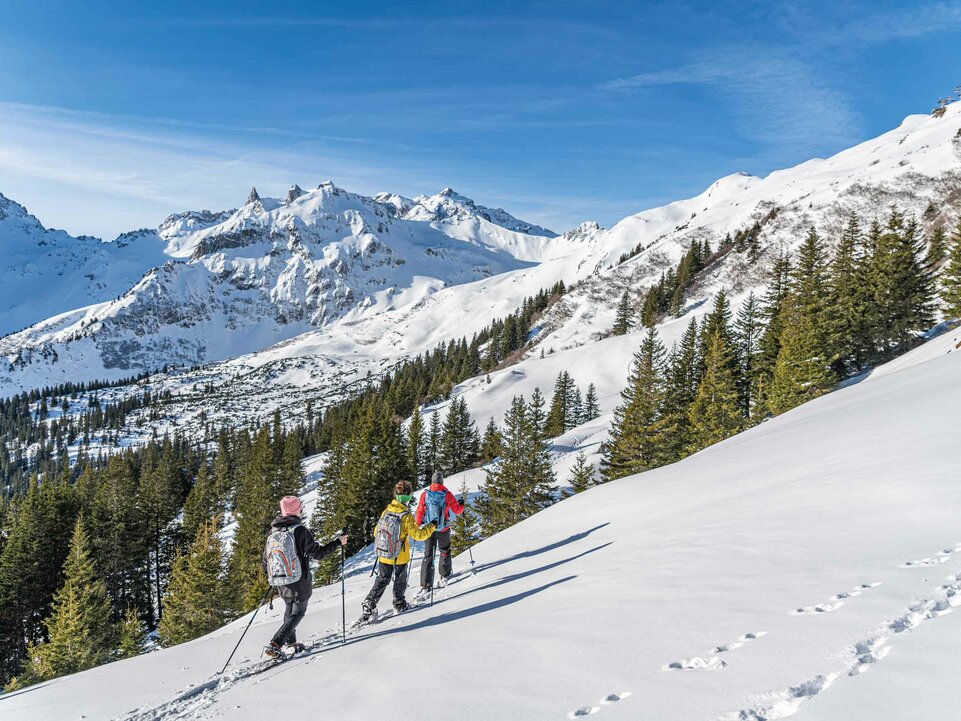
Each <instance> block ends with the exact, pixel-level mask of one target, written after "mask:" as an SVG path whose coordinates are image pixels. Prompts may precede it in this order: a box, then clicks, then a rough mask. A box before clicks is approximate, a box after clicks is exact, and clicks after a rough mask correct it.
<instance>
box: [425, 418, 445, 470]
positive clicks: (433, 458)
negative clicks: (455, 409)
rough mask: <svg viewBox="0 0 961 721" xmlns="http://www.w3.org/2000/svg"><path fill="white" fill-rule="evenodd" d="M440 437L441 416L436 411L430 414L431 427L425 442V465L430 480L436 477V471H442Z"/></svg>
mask: <svg viewBox="0 0 961 721" xmlns="http://www.w3.org/2000/svg"><path fill="white" fill-rule="evenodd" d="M440 437H441V431H440V414H439V413H437V411H434V412H433V413H431V414H430V425H429V426H428V429H427V436H426V438H425V440H424V445H425V452H424V465H425V467H426V476H427V477H428V478H430V476H432V475H434V471H439V470H440Z"/></svg>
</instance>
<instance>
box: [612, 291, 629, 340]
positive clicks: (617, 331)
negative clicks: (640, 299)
mask: <svg viewBox="0 0 961 721" xmlns="http://www.w3.org/2000/svg"><path fill="white" fill-rule="evenodd" d="M631 315H632V314H631V298H630V295H629V294H628V292H627V291H626V290H625V291H624V294H623V295H622V296H621V300H620V302H619V303H618V304H617V312H616V314H615V316H614V327H613V328H611V335H624V334H626V333H627V332H628V331H629V330H630V329H631V325H632V322H631Z"/></svg>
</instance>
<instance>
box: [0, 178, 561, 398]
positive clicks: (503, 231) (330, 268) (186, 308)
mask: <svg viewBox="0 0 961 721" xmlns="http://www.w3.org/2000/svg"><path fill="white" fill-rule="evenodd" d="M445 193H447V194H441V195H439V196H435V198H423V199H420V200H418V201H411V205H410V206H404V207H403V210H404V212H403V213H401V212H400V210H399V209H398V208H397V207H396V206H395V205H394V204H392V203H391V202H386V201H384V202H382V201H380V200H376V199H372V198H367V197H364V196H361V195H357V194H354V193H349V192H347V191H345V190H342V189H340V188H337V187H336V186H334V185H333V184H332V183H329V182H328V183H323V184H321V185H320V186H318V187H317V188H316V189H315V190H312V191H309V192H308V191H303V190H302V189H300V188H299V187H297V186H294V187H292V188H291V189H290V192H289V193H288V196H287V198H286V200H283V201H281V200H276V199H271V198H261V197H260V196H259V195H258V194H257V192H256V190H253V191H251V194H250V197H249V198H248V200H247V202H246V203H245V204H244V205H243V206H242V207H241V208H239V209H237V210H234V211H225V212H223V213H210V212H207V211H202V212H188V213H182V214H180V215H175V216H171V217H170V218H167V219H166V220H165V221H164V222H163V223H162V224H161V226H160V229H159V231H158V233H159V236H160V237H161V238H162V239H163V241H165V242H166V248H165V250H166V254H167V256H168V257H169V258H172V260H168V261H167V262H166V263H164V264H163V265H162V266H159V267H156V268H153V269H152V270H150V271H149V272H148V273H147V274H146V275H145V276H144V277H143V278H142V279H141V280H140V281H139V282H138V283H137V284H136V285H134V286H133V287H132V288H130V289H129V290H127V292H125V293H124V294H123V295H122V297H120V298H118V299H108V298H104V299H103V300H105V301H106V302H103V303H99V304H96V305H91V306H87V307H85V308H81V309H79V310H71V311H69V312H66V313H61V314H59V315H56V316H54V317H52V318H49V319H47V320H44V321H42V322H40V323H37V324H36V325H35V326H33V327H31V328H28V329H27V330H25V331H23V332H20V333H16V334H14V335H12V336H9V337H7V338H5V339H2V340H0V357H3V358H5V359H6V360H7V364H6V365H7V368H8V370H9V373H6V374H4V375H3V377H0V392H4V391H6V392H9V390H10V389H11V388H18V387H34V386H40V385H45V384H47V383H50V382H57V381H61V380H67V379H69V380H73V381H79V380H84V379H90V378H121V377H124V376H127V375H131V374H132V373H134V372H138V371H140V370H144V369H149V370H153V369H157V368H160V367H161V366H164V365H168V364H172V365H179V366H191V365H195V364H199V363H206V362H210V361H217V360H223V359H226V358H232V357H234V356H238V355H242V354H245V353H250V352H253V351H258V350H260V349H263V348H265V347H267V346H270V345H272V344H274V343H276V342H278V341H281V340H285V339H287V338H290V337H292V336H296V335H298V334H301V333H304V332H305V331H308V330H310V329H312V328H316V327H324V326H326V325H329V324H331V323H332V322H334V321H341V322H342V323H344V324H352V323H355V322H356V321H357V320H359V319H361V318H364V317H368V316H375V315H379V314H381V313H383V312H386V311H390V310H392V309H395V308H397V307H404V308H408V309H409V308H411V307H414V306H416V305H417V304H418V303H419V302H421V301H423V300H424V299H425V298H426V297H428V296H429V295H430V294H432V293H434V292H436V291H438V290H440V289H442V288H444V287H447V286H451V285H458V284H462V283H466V282H470V281H475V280H477V279H479V278H484V277H488V276H492V275H497V274H502V273H505V272H507V271H512V270H517V269H520V268H523V267H526V266H529V265H530V262H528V260H527V258H539V257H540V256H541V255H543V253H542V252H540V251H538V247H539V246H547V245H549V244H554V243H556V241H555V239H554V238H553V237H552V236H553V234H549V235H544V236H534V235H529V234H527V231H528V230H538V231H540V232H545V233H549V231H543V230H542V229H540V228H535V227H533V226H529V225H528V224H524V223H522V222H521V221H518V220H516V219H514V218H512V217H511V216H509V215H507V214H506V213H505V212H504V211H496V212H495V211H489V210H488V209H486V208H483V207H481V206H475V205H474V204H473V203H472V202H471V201H469V200H467V199H464V198H461V196H457V195H455V194H452V193H448V192H447V191H445ZM438 198H440V199H442V200H443V201H444V202H441V201H440V200H436V199H438ZM435 200H436V202H435ZM455 201H456V202H455ZM420 202H423V203H427V204H428V205H429V208H428V207H425V206H422V205H420ZM454 208H456V209H458V210H457V212H454V210H453V209H454ZM488 218H491V220H489V219H488ZM505 226H511V227H505ZM154 237H156V236H154Z"/></svg>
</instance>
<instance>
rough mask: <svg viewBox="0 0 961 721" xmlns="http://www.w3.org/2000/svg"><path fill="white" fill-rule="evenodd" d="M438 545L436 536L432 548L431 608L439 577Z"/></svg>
mask: <svg viewBox="0 0 961 721" xmlns="http://www.w3.org/2000/svg"><path fill="white" fill-rule="evenodd" d="M435 533H436V531H435ZM438 545H439V544H438V543H437V538H436V537H435V538H434V546H433V548H431V549H430V606H431V608H433V607H434V583H435V582H436V580H437V579H436V578H435V577H434V576H435V574H436V573H437V568H436V566H435V565H434V559H436V558H437V546H438Z"/></svg>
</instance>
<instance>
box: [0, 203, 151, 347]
mask: <svg viewBox="0 0 961 721" xmlns="http://www.w3.org/2000/svg"><path fill="white" fill-rule="evenodd" d="M163 260H164V254H163V243H162V242H161V240H160V239H159V238H158V237H157V234H156V233H154V232H153V231H149V230H139V231H134V232H131V233H124V234H123V235H121V236H120V237H118V238H117V239H116V240H114V241H112V242H109V243H108V242H104V241H102V240H100V239H98V238H92V237H90V236H80V237H79V238H74V237H73V236H71V235H69V234H68V233H65V232H64V231H62V230H51V229H47V228H44V227H43V225H41V224H40V221H39V220H37V219H36V218H35V217H34V216H32V215H30V213H28V212H27V209H26V208H24V207H23V206H22V205H19V204H18V203H15V202H14V201H12V200H10V199H9V198H6V197H4V196H3V195H2V194H0V278H3V283H2V285H0V336H3V335H6V334H8V333H12V332H14V331H18V330H21V329H23V328H25V327H27V326H29V325H32V324H33V323H36V322H38V321H41V320H43V319H44V318H48V317H49V316H52V315H55V314H58V313H62V312H63V311H68V310H71V309H73V308H77V307H79V306H84V305H88V304H90V303H92V302H94V301H101V300H108V299H110V298H113V297H116V296H118V295H121V294H122V293H124V292H126V291H127V290H128V289H129V288H130V286H132V285H133V284H134V283H136V282H137V281H138V280H140V277H141V276H142V275H143V274H144V273H146V272H147V271H148V270H149V269H150V268H151V267H153V266H154V265H157V264H158V263H161V262H163Z"/></svg>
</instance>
